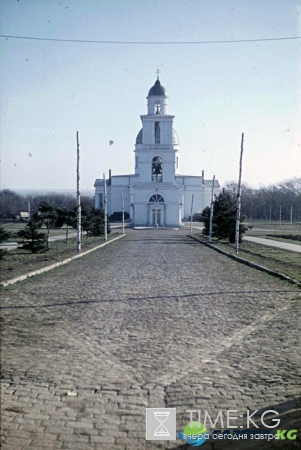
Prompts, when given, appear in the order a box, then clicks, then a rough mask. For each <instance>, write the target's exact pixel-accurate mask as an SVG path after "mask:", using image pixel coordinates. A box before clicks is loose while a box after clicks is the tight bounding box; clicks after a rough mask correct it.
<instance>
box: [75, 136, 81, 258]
mask: <svg viewBox="0 0 301 450" xmlns="http://www.w3.org/2000/svg"><path fill="white" fill-rule="evenodd" d="M76 143H77V165H76V195H77V214H76V218H77V227H76V228H77V251H78V252H80V251H81V247H82V210H81V203H80V190H79V139H78V131H77V132H76Z"/></svg>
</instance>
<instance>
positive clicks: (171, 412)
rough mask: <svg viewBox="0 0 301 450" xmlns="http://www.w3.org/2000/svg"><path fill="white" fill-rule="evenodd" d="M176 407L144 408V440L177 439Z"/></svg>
mask: <svg viewBox="0 0 301 450" xmlns="http://www.w3.org/2000/svg"><path fill="white" fill-rule="evenodd" d="M176 431H177V417H176V408H146V440H147V441H157V440H159V441H167V440H168V441H175V440H176V439H177V432H176Z"/></svg>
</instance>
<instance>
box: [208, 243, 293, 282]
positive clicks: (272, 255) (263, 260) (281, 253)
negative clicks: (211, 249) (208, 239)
mask: <svg viewBox="0 0 301 450" xmlns="http://www.w3.org/2000/svg"><path fill="white" fill-rule="evenodd" d="M213 244H214V245H215V246H217V247H219V248H221V249H223V250H225V251H226V252H228V253H232V254H235V249H234V245H233V244H229V243H226V242H221V241H220V242H213ZM238 256H240V257H241V258H244V259H246V260H248V261H251V262H254V263H256V264H260V265H261V266H264V267H267V268H268V269H272V270H275V271H277V272H280V273H283V274H284V275H287V276H289V277H291V278H293V279H295V280H298V281H301V257H300V254H299V253H298V252H291V251H288V250H282V249H278V248H272V247H267V246H265V245H261V244H257V243H253V242H247V241H245V242H243V243H242V244H241V245H240V249H239V253H238Z"/></svg>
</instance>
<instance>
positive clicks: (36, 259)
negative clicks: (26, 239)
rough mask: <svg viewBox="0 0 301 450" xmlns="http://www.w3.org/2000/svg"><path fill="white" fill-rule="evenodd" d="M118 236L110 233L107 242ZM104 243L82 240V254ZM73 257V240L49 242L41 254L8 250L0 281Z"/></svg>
mask: <svg viewBox="0 0 301 450" xmlns="http://www.w3.org/2000/svg"><path fill="white" fill-rule="evenodd" d="M118 234H120V233H117V232H111V233H110V234H109V236H108V240H111V239H113V238H115V237H116V236H117V235H118ZM104 242H105V241H104V238H103V237H89V238H84V239H83V242H82V252H84V251H86V250H89V249H91V248H93V247H96V246H97V245H100V244H102V243H104ZM74 255H77V251H76V239H75V238H73V239H70V240H69V242H68V244H65V242H64V241H55V242H50V249H49V250H48V251H45V252H43V253H37V254H32V253H29V252H27V251H25V250H21V249H16V250H10V251H8V252H7V254H6V255H5V257H4V259H2V260H1V262H0V264H1V271H0V281H7V280H9V279H11V278H15V277H18V276H20V275H24V274H26V273H28V272H32V271H34V270H38V269H41V268H42V267H46V266H49V265H51V264H54V263H56V262H59V261H63V260H64V259H66V258H69V257H71V256H74Z"/></svg>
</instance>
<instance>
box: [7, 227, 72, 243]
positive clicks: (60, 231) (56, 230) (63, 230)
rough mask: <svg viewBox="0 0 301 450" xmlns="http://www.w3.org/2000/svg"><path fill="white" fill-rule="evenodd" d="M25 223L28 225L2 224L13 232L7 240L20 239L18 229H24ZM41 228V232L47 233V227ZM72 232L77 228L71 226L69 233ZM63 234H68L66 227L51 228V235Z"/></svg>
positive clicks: (15, 240)
mask: <svg viewBox="0 0 301 450" xmlns="http://www.w3.org/2000/svg"><path fill="white" fill-rule="evenodd" d="M25 225H26V223H12V224H10V223H8V224H2V226H3V227H4V228H5V230H7V231H9V232H10V233H11V234H12V235H11V237H10V238H9V239H8V240H7V242H18V241H19V240H20V238H19V237H18V236H17V233H18V231H20V230H23V228H25ZM39 230H40V231H41V233H45V234H47V229H46V227H41V228H40V229H39ZM71 233H76V229H75V228H71V227H70V228H69V235H70V234H71ZM61 235H66V228H51V229H50V234H49V237H52V236H61Z"/></svg>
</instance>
